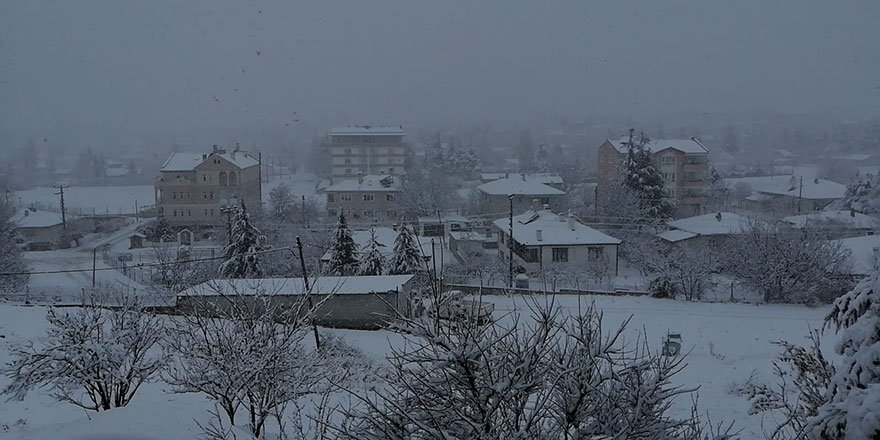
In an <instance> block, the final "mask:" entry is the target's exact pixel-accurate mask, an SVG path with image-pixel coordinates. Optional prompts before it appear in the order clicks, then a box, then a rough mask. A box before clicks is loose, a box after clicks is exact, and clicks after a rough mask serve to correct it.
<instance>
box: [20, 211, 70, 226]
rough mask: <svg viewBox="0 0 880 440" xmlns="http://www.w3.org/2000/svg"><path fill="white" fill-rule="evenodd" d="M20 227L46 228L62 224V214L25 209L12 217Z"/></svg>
mask: <svg viewBox="0 0 880 440" xmlns="http://www.w3.org/2000/svg"><path fill="white" fill-rule="evenodd" d="M10 220H11V221H12V223H13V224H15V225H16V226H17V227H19V228H46V227H49V226H55V225H60V224H61V223H62V222H61V214H59V213H57V212H49V211H40V210H32V209H23V210H21V211H18V212H16V213H15V215H13V216H12V218H11V219H10Z"/></svg>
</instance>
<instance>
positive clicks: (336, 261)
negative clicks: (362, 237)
mask: <svg viewBox="0 0 880 440" xmlns="http://www.w3.org/2000/svg"><path fill="white" fill-rule="evenodd" d="M357 265H358V259H357V245H356V244H355V242H354V238H353V237H352V235H351V229H348V222H346V221H345V214H343V213H341V212H340V213H339V224H338V225H337V226H336V232H335V234H334V235H333V242H332V243H330V263H329V266H328V267H327V269H328V271H329V273H331V274H334V275H340V276H341V275H350V274H351V273H352V272H354V270H355V269H356V268H357Z"/></svg>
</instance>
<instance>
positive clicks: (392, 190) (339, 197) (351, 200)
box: [324, 175, 402, 224]
mask: <svg viewBox="0 0 880 440" xmlns="http://www.w3.org/2000/svg"><path fill="white" fill-rule="evenodd" d="M324 194H325V195H326V196H327V216H328V217H330V218H334V217H336V216H338V215H339V213H340V212H342V213H344V214H345V217H346V219H347V220H348V221H349V222H351V223H374V224H377V223H389V222H395V221H398V220H400V215H401V214H402V213H401V212H400V208H399V198H400V178H399V177H394V176H377V175H372V176H363V177H360V178H355V179H348V180H343V181H341V182H338V183H334V184H333V185H330V186H329V187H327V188H326V189H324Z"/></svg>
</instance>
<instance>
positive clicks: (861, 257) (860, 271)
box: [834, 235, 880, 275]
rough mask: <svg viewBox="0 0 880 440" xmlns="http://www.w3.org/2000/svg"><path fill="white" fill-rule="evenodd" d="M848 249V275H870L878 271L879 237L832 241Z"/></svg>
mask: <svg viewBox="0 0 880 440" xmlns="http://www.w3.org/2000/svg"><path fill="white" fill-rule="evenodd" d="M834 241H835V242H837V243H840V245H841V246H842V247H843V248H845V249H848V250H849V252H850V254H849V263H850V267H849V270H850V272H849V273H850V274H852V275H870V274H871V273H873V271H875V270H878V269H880V266H878V265H880V235H868V236H865V237H852V238H843V239H840V240H834Z"/></svg>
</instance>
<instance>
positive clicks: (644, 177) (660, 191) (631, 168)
mask: <svg viewBox="0 0 880 440" xmlns="http://www.w3.org/2000/svg"><path fill="white" fill-rule="evenodd" d="M629 139H630V140H629V141H628V142H627V144H628V150H627V156H626V161H625V162H624V176H623V181H622V184H623V185H624V186H626V187H627V188H629V189H630V190H631V191H632V192H633V193H635V195H636V197H637V198H638V200H639V208H640V210H641V211H642V215H643V216H644V217H649V218H653V219H658V220H665V219H668V218H671V217H672V215H673V213H674V211H675V204H674V202H673V201H672V199H671V198H670V195H669V191H668V190H667V189H666V188H665V187H664V183H663V175H662V174H661V173H660V170H658V169H657V167H656V166H655V165H654V160H653V159H652V158H651V153H649V152H648V149H647V148H645V147H646V145H647V144H648V143H649V142H650V139H648V137H647V136H645V135H644V134H642V135H641V137H640V139H639V140H638V141H634V140H633V134H632V130H630V137H629Z"/></svg>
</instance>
